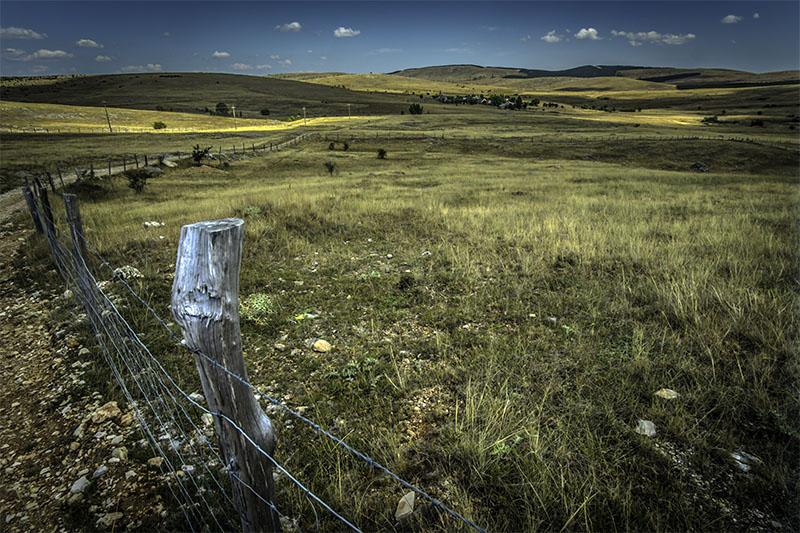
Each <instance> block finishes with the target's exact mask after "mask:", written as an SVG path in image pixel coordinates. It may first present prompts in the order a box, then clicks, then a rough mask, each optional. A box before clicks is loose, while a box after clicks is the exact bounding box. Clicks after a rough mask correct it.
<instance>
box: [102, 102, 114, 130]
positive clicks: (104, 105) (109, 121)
mask: <svg viewBox="0 0 800 533" xmlns="http://www.w3.org/2000/svg"><path fill="white" fill-rule="evenodd" d="M103 109H105V110H106V121H107V122H108V132H109V133H114V130H112V129H111V119H110V118H108V108H107V107H106V101H105V100H103Z"/></svg>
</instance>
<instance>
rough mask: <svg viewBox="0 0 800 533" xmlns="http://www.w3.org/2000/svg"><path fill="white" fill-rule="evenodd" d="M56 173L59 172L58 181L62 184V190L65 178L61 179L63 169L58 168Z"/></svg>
mask: <svg viewBox="0 0 800 533" xmlns="http://www.w3.org/2000/svg"><path fill="white" fill-rule="evenodd" d="M56 172H58V181H60V182H61V188H62V189H63V188H64V178H63V177H61V167H56Z"/></svg>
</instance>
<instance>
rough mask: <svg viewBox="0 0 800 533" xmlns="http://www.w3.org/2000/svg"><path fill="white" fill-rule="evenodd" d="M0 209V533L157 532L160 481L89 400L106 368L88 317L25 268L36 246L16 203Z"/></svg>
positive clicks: (115, 411) (123, 424)
mask: <svg viewBox="0 0 800 533" xmlns="http://www.w3.org/2000/svg"><path fill="white" fill-rule="evenodd" d="M0 208H1V209H0V220H1V221H0V358H1V359H2V365H0V382H1V383H2V387H0V531H7V532H16V531H75V530H82V531H83V530H91V529H110V528H113V529H115V530H121V529H140V530H153V529H158V528H159V524H160V522H161V521H162V520H163V518H162V513H163V514H166V511H164V506H163V504H162V500H161V495H160V494H159V486H161V485H162V483H161V474H160V473H159V472H158V471H157V470H156V469H155V468H153V467H152V466H150V465H149V464H148V463H147V460H148V459H149V457H148V454H147V453H146V451H145V450H147V449H148V448H146V447H144V446H143V442H142V441H141V440H140V439H141V435H140V432H139V430H138V429H137V426H136V424H135V423H133V417H132V414H131V412H130V410H129V409H128V408H127V406H125V405H119V408H115V407H114V404H109V403H108V400H109V398H106V397H104V396H103V394H101V393H100V392H98V391H95V390H92V385H91V382H92V379H91V376H92V373H93V372H103V367H102V366H100V365H104V364H105V362H104V361H103V359H102V357H101V356H100V355H99V354H97V353H93V351H92V350H90V349H89V348H87V347H85V346H84V344H86V345H87V346H89V345H90V344H89V343H88V339H89V338H90V330H89V328H88V326H87V324H86V319H85V316H82V313H81V312H80V311H81V310H80V308H79V307H78V306H77V304H76V303H75V301H74V300H73V299H72V298H71V297H68V296H65V295H64V294H63V293H64V287H63V285H62V284H61V283H59V282H58V280H59V279H60V278H57V277H56V276H54V275H48V273H47V272H46V269H47V267H45V268H42V267H41V265H39V264H33V265H31V266H28V265H27V261H25V260H23V256H22V254H24V249H23V246H29V245H30V243H31V239H33V245H34V246H35V245H36V239H39V238H40V237H37V236H35V235H33V233H34V232H33V230H32V229H31V228H32V223H31V221H30V220H29V219H27V218H26V217H20V216H17V215H19V213H20V211H21V210H22V209H23V208H24V200H23V197H22V194H21V193H20V192H19V191H10V192H8V193H6V194H4V195H2V196H0ZM48 280H49V281H48ZM52 280H56V282H55V283H54V282H53V281H52ZM87 381H88V383H87Z"/></svg>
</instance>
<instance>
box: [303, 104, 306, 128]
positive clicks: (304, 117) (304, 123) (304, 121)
mask: <svg viewBox="0 0 800 533" xmlns="http://www.w3.org/2000/svg"><path fill="white" fill-rule="evenodd" d="M305 125H306V108H305V107H304V108H303V126H305Z"/></svg>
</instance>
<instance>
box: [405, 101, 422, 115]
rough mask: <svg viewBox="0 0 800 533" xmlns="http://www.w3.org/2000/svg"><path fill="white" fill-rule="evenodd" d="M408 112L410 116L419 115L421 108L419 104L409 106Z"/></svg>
mask: <svg viewBox="0 0 800 533" xmlns="http://www.w3.org/2000/svg"><path fill="white" fill-rule="evenodd" d="M408 112H409V114H411V115H421V114H422V106H421V105H419V104H411V105H410V106H408Z"/></svg>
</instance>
